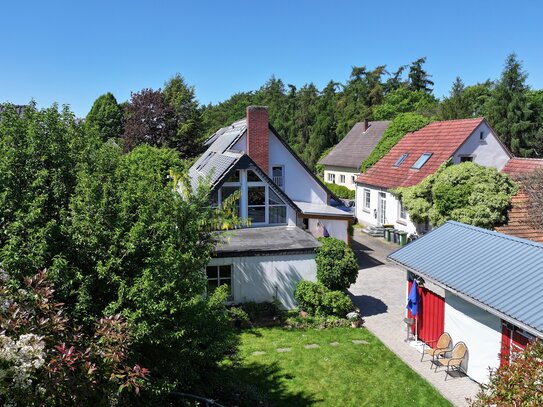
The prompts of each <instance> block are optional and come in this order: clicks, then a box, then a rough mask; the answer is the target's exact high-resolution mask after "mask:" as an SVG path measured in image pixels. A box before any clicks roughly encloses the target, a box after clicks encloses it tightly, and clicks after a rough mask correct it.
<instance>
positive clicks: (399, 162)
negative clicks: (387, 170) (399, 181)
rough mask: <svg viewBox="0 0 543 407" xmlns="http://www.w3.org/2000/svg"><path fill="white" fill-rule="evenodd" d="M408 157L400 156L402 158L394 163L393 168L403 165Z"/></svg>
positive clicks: (406, 155) (405, 154) (406, 154)
mask: <svg viewBox="0 0 543 407" xmlns="http://www.w3.org/2000/svg"><path fill="white" fill-rule="evenodd" d="M408 156H409V153H404V154H402V156H401V157H400V158H398V161H396V162H395V163H394V165H393V167H399V166H400V165H401V163H403V162H404V161H405V159H406V158H407V157H408Z"/></svg>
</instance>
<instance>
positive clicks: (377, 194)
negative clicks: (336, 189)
mask: <svg viewBox="0 0 543 407" xmlns="http://www.w3.org/2000/svg"><path fill="white" fill-rule="evenodd" d="M449 158H452V162H453V163H454V164H458V163H460V162H463V161H473V162H475V163H477V164H480V165H484V166H488V167H495V168H497V169H498V170H501V169H502V168H503V167H504V166H505V165H506V164H507V162H508V161H509V160H510V158H511V153H510V152H509V150H508V149H507V148H506V147H505V146H504V145H503V144H502V143H501V142H500V140H499V138H498V137H497V135H496V134H495V133H494V131H493V130H492V129H491V128H490V126H489V125H488V123H487V122H486V120H485V119H484V118H481V117H479V118H474V119H462V120H447V121H441V122H434V123H430V124H428V125H427V126H425V127H423V128H422V129H420V130H418V131H415V132H413V133H408V134H406V135H405V136H404V137H403V138H402V139H401V140H400V141H399V142H398V143H397V144H396V145H395V146H394V147H393V148H392V149H391V150H390V151H389V152H388V154H386V155H385V156H384V157H383V158H382V159H381V160H379V161H378V162H377V163H376V164H375V165H374V166H373V167H371V168H370V169H368V171H367V172H365V173H363V174H361V175H360V176H359V177H358V178H357V179H356V183H357V186H356V217H357V218H358V220H359V221H360V222H361V223H364V224H366V225H375V226H377V225H383V224H392V225H394V227H395V228H396V229H399V230H403V231H405V232H408V233H415V232H419V233H420V232H422V231H424V230H427V229H428V225H416V224H414V223H413V222H411V221H410V219H409V214H408V213H407V212H406V211H405V209H404V208H403V207H402V205H401V203H400V202H399V201H398V200H397V199H396V197H395V196H394V195H393V194H392V193H391V192H390V190H392V189H395V188H398V187H408V186H412V185H416V184H418V183H419V182H421V181H422V180H423V179H424V178H426V177H427V176H429V175H431V174H433V173H434V172H435V171H436V170H437V169H438V168H439V167H440V165H441V164H443V163H444V162H445V161H447V160H448V159H449Z"/></svg>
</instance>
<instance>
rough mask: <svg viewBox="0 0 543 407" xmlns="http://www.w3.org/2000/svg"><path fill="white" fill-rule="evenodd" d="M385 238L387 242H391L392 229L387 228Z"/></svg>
mask: <svg viewBox="0 0 543 407" xmlns="http://www.w3.org/2000/svg"><path fill="white" fill-rule="evenodd" d="M384 238H385V240H386V241H387V242H390V229H388V228H386V229H385V236H384Z"/></svg>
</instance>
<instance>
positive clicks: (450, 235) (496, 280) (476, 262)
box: [388, 221, 543, 336]
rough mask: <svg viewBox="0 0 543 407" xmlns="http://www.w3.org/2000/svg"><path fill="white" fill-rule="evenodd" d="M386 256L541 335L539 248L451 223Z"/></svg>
mask: <svg viewBox="0 0 543 407" xmlns="http://www.w3.org/2000/svg"><path fill="white" fill-rule="evenodd" d="M388 258H389V259H391V260H393V261H395V262H396V263H399V264H401V265H403V266H405V267H406V268H408V269H409V270H411V271H413V272H414V273H415V274H419V275H421V276H423V277H426V278H428V279H429V280H432V281H433V282H435V283H437V284H438V285H441V286H442V287H444V288H446V289H449V290H451V291H453V292H455V293H456V294H458V295H459V296H461V297H463V298H464V299H466V300H467V301H470V302H473V303H475V304H478V305H479V306H480V307H482V308H483V309H486V310H487V311H489V312H491V313H494V314H495V315H498V316H499V317H501V318H503V319H505V320H509V322H513V323H515V324H516V325H520V327H521V328H523V329H525V330H527V331H529V332H531V333H533V334H535V335H538V336H543V295H541V290H542V289H543V244H541V243H536V242H533V241H531V240H525V239H519V238H516V237H513V236H509V235H504V234H502V233H498V232H494V231H490V230H486V229H481V228H478V227H475V226H469V225H465V224H463V223H459V222H453V221H449V222H447V223H445V224H444V225H442V226H440V227H439V228H437V229H434V230H433V231H432V232H430V233H428V234H427V235H425V236H423V237H422V238H420V239H417V240H415V241H414V242H412V243H410V244H408V245H407V246H405V247H403V248H401V249H399V250H397V251H395V252H393V253H391V254H390V255H389V256H388Z"/></svg>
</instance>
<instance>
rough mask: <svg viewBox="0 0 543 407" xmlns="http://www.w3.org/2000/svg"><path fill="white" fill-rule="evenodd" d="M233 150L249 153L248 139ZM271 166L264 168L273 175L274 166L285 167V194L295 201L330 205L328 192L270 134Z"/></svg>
mask: <svg viewBox="0 0 543 407" xmlns="http://www.w3.org/2000/svg"><path fill="white" fill-rule="evenodd" d="M232 149H233V150H238V151H247V138H246V135H243V136H242V137H241V138H240V139H239V140H238V141H237V142H236V143H235V144H234V145H233V146H232ZM269 165H270V168H267V169H266V168H262V170H265V171H267V173H268V174H270V173H271V167H272V166H274V165H282V166H284V169H285V170H284V171H285V175H284V177H285V192H286V194H287V195H288V197H289V198H290V199H292V200H293V201H302V202H311V203H318V204H328V197H327V194H326V191H325V190H324V189H323V188H322V187H321V186H320V185H319V184H318V183H317V181H315V179H314V178H313V177H312V176H311V174H309V173H308V172H307V171H306V170H305V168H304V167H303V166H302V164H300V162H299V161H298V160H297V159H296V158H295V157H294V156H293V155H292V154H291V153H290V151H289V150H288V149H287V148H286V147H285V146H284V145H283V143H282V142H281V141H280V140H279V139H278V138H277V136H276V135H275V134H274V133H273V132H272V131H271V130H270V132H269Z"/></svg>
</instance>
